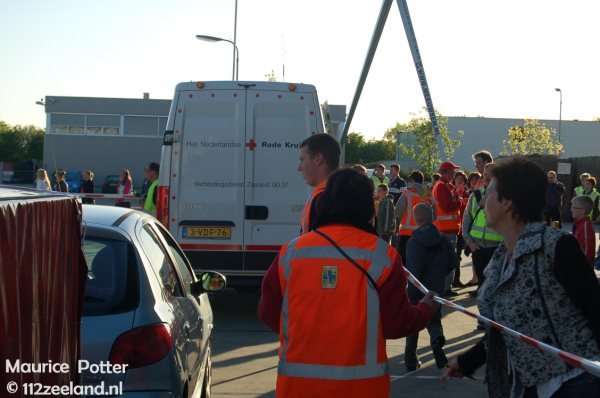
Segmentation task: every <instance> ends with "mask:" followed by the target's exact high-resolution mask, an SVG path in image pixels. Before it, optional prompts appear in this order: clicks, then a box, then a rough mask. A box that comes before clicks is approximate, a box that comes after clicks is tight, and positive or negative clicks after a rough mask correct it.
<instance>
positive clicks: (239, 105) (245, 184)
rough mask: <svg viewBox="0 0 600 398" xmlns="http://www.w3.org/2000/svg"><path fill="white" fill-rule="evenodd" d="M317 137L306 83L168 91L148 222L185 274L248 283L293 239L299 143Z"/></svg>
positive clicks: (298, 203)
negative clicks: (157, 224)
mask: <svg viewBox="0 0 600 398" xmlns="http://www.w3.org/2000/svg"><path fill="white" fill-rule="evenodd" d="M322 132H323V121H322V117H321V111H320V108H319V101H318V98H317V92H316V90H315V87H314V86H311V85H308V84H293V83H290V84H288V83H279V82H238V81H216V82H189V83H180V84H178V85H177V87H176V89H175V97H174V98H173V103H172V104H171V110H170V112H169V119H168V121H167V131H166V132H165V136H164V141H163V148H162V157H161V164H160V177H159V186H158V197H157V198H158V199H157V218H158V219H159V220H160V221H161V222H162V223H163V224H164V225H165V226H167V227H168V228H169V231H170V232H171V234H172V235H173V236H174V237H175V238H176V239H177V242H178V243H179V244H180V245H181V247H182V248H183V250H184V251H185V252H186V255H187V256H188V258H189V259H190V261H191V262H192V264H193V266H194V269H195V270H196V271H199V270H201V269H207V268H210V269H214V270H217V271H219V272H222V273H223V274H225V275H227V277H228V285H230V286H231V285H233V286H244V285H251V286H257V285H259V284H260V280H261V279H262V277H263V275H264V273H265V272H266V270H267V269H268V267H269V265H270V264H271V262H272V260H273V258H274V257H275V255H276V254H277V253H278V252H279V249H280V248H281V245H282V244H283V243H285V242H287V241H288V240H290V239H292V238H294V237H296V236H298V234H299V231H300V217H301V214H302V209H303V207H304V203H305V201H306V199H307V197H308V195H309V193H310V190H311V189H310V188H309V187H308V186H307V185H306V183H305V181H304V180H303V178H302V175H301V173H300V172H298V171H297V167H298V162H299V161H298V153H299V144H300V143H301V142H302V141H303V140H304V139H305V138H306V137H308V136H310V135H312V134H317V133H322Z"/></svg>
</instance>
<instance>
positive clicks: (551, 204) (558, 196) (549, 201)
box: [546, 181, 565, 209]
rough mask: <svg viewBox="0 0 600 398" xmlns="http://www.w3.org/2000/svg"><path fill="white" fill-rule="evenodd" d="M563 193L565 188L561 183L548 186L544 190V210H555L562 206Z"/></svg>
mask: <svg viewBox="0 0 600 398" xmlns="http://www.w3.org/2000/svg"><path fill="white" fill-rule="evenodd" d="M564 193H565V186H564V184H563V183H562V182H560V181H559V182H554V183H549V184H548V189H546V209H556V208H557V207H560V206H561V205H562V196H563V194H564Z"/></svg>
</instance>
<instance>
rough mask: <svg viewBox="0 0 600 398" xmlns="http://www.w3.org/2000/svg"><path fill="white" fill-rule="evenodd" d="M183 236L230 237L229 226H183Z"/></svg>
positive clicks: (203, 237)
mask: <svg viewBox="0 0 600 398" xmlns="http://www.w3.org/2000/svg"><path fill="white" fill-rule="evenodd" d="M183 237H184V238H200V239H231V227H185V228H184V229H183Z"/></svg>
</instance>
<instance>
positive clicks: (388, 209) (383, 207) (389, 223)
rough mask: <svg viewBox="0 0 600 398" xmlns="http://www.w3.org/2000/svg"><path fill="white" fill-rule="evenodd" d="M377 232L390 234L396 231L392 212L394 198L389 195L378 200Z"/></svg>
mask: <svg viewBox="0 0 600 398" xmlns="http://www.w3.org/2000/svg"><path fill="white" fill-rule="evenodd" d="M376 230H377V234H378V235H380V236H381V235H390V234H393V233H394V232H396V216H395V214H394V200H393V197H392V196H391V195H388V196H386V197H385V198H384V199H383V200H381V201H379V209H378V210H377V227H376Z"/></svg>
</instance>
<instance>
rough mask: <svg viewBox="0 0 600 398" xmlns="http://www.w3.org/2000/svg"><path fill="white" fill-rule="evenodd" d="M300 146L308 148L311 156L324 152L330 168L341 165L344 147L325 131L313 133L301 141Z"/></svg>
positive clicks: (324, 157)
mask: <svg viewBox="0 0 600 398" xmlns="http://www.w3.org/2000/svg"><path fill="white" fill-rule="evenodd" d="M300 148H306V152H308V154H309V156H310V157H311V158H313V157H315V156H316V155H318V154H319V153H320V154H322V155H323V159H325V163H327V165H328V166H329V169H330V170H336V169H338V168H339V167H340V154H341V153H342V149H341V148H340V143H339V142H337V140H336V139H335V138H334V137H333V136H332V135H329V134H325V133H319V134H314V135H311V136H310V137H308V138H306V139H305V140H304V141H302V142H301V143H300Z"/></svg>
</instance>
